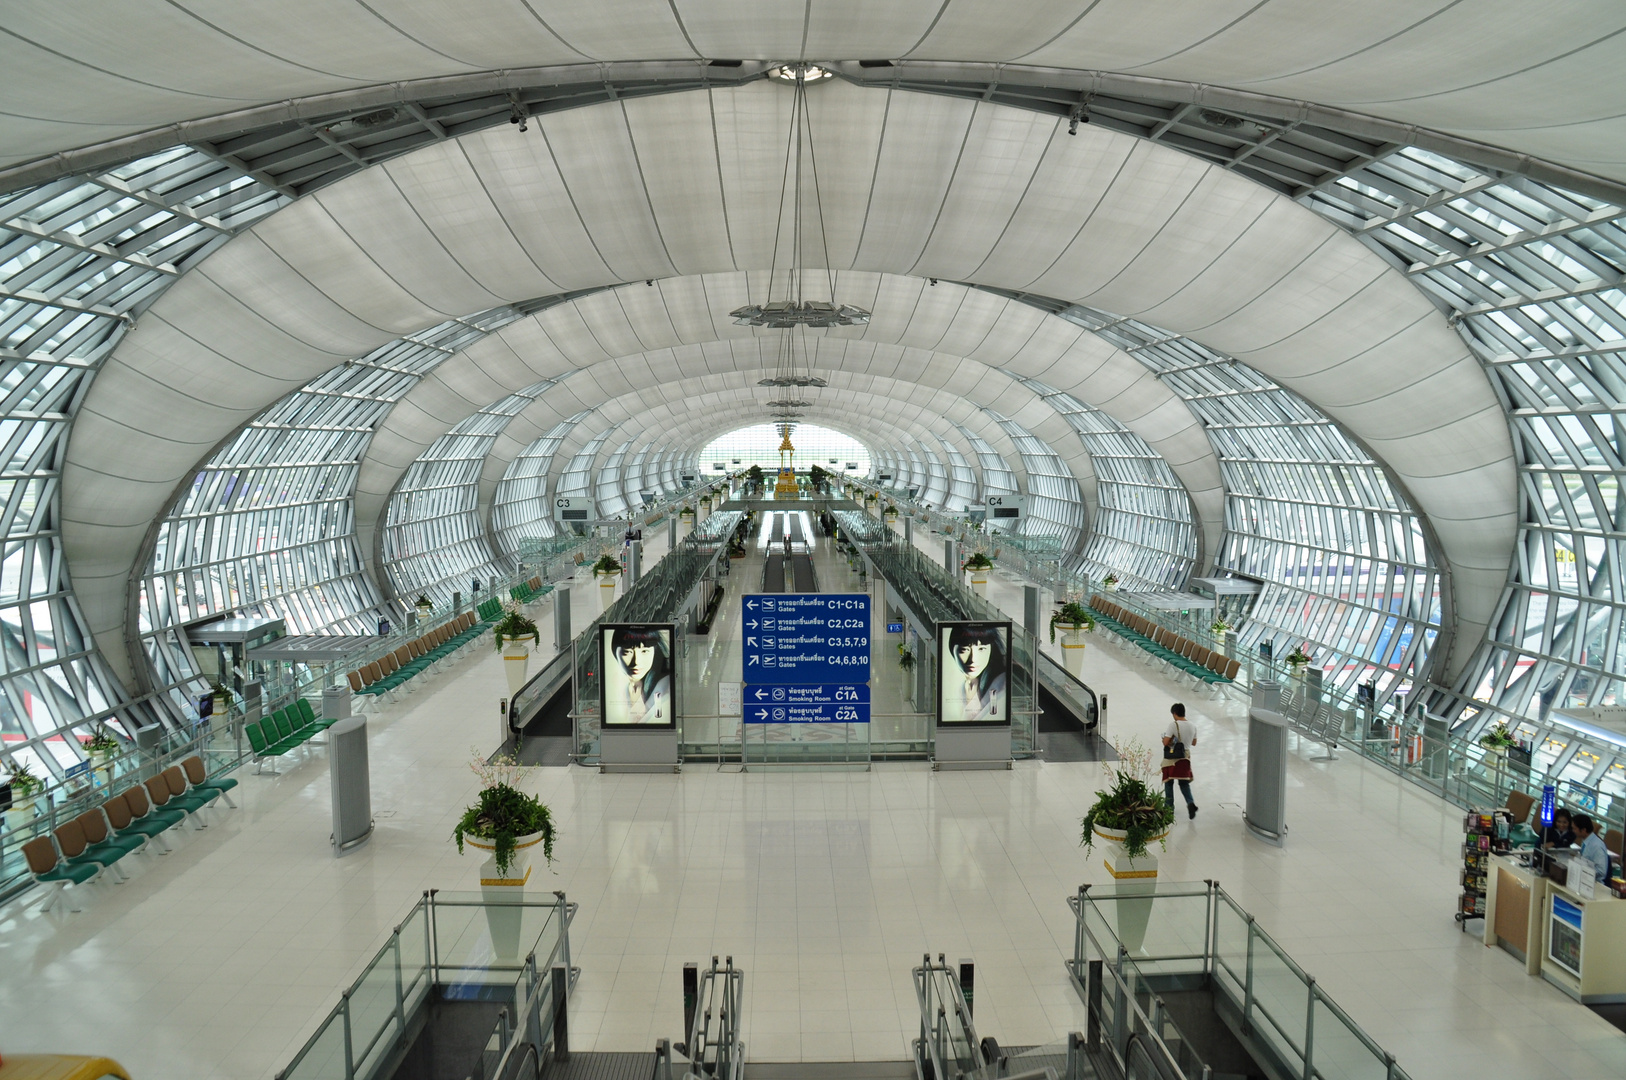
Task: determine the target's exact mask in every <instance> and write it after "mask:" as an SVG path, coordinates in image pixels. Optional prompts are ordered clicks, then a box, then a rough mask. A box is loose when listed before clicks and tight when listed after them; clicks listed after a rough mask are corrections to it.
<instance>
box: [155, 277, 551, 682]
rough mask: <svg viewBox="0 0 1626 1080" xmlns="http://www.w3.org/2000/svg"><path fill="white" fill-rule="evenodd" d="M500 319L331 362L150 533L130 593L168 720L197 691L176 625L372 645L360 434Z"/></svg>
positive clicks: (376, 598)
mask: <svg viewBox="0 0 1626 1080" xmlns="http://www.w3.org/2000/svg"><path fill="white" fill-rule="evenodd" d="M525 314H526V310H525V309H522V308H520V307H501V308H494V309H492V310H490V311H485V312H481V313H480V314H478V315H474V316H471V317H469V318H466V319H453V320H450V321H448V322H444V323H440V324H438V325H436V326H433V327H431V328H429V329H428V330H425V331H423V332H421V333H418V334H413V335H411V336H409V337H405V338H401V339H398V340H396V341H393V342H390V343H389V344H388V345H385V346H382V347H381V348H378V349H375V350H374V351H372V352H371V353H368V354H367V355H366V356H363V357H361V358H360V359H357V360H352V361H350V362H348V363H346V364H341V365H340V366H338V367H335V368H333V369H331V370H329V371H327V372H325V373H323V374H322V375H320V376H318V377H317V378H315V379H313V380H311V382H309V383H307V384H306V385H305V386H304V387H302V388H300V389H299V390H296V391H294V392H293V393H291V394H289V395H288V396H286V397H284V398H283V399H282V400H281V401H279V402H277V403H276V404H275V405H273V406H272V407H271V408H269V409H267V410H266V411H265V412H264V413H261V414H260V415H259V416H258V417H256V418H255V419H254V420H253V421H251V422H250V423H249V424H248V425H247V426H246V427H245V428H244V429H243V430H242V431H241V432H240V433H238V435H237V437H236V438H234V439H232V440H231V442H230V443H228V444H227V445H226V446H225V447H223V448H222V449H221V450H219V451H218V452H216V453H215V454H214V455H213V456H212V457H211V458H210V459H209V461H208V462H206V463H205V464H204V465H203V467H202V468H200V469H199V470H198V472H197V473H196V474H195V475H194V476H193V478H192V482H191V484H190V485H189V486H188V488H187V489H186V491H185V492H184V494H183V495H182V496H181V497H180V499H179V500H178V501H177V502H176V504H175V505H174V506H173V507H172V508H171V509H170V510H169V512H168V513H166V514H165V515H164V517H163V518H161V519H160V520H159V522H158V527H157V531H156V540H155V544H154V548H153V554H152V558H151V560H150V561H149V563H148V565H147V572H146V574H145V576H144V577H143V580H142V584H141V594H140V609H139V617H140V624H139V626H140V634H141V639H142V644H143V647H144V649H145V653H146V657H147V659H148V661H149V663H150V664H151V665H152V670H153V675H154V680H155V683H156V689H158V690H160V691H162V692H164V693H167V694H169V695H171V697H172V700H174V701H175V702H176V705H177V707H178V708H180V707H184V705H185V702H186V701H187V700H188V698H189V697H191V696H194V695H195V694H197V693H199V692H201V690H202V684H201V682H199V681H198V673H197V670H196V667H195V665H194V664H193V662H192V653H191V649H190V648H189V647H188V646H187V644H186V635H185V631H184V629H183V627H184V626H185V625H186V624H187V623H191V622H195V621H197V620H199V619H202V618H205V617H208V616H211V615H216V616H219V615H227V614H230V613H232V612H241V613H243V614H245V615H250V616H255V617H265V618H279V619H284V620H286V621H287V624H288V632H289V633H291V634H299V633H314V632H318V631H329V632H333V633H358V634H359V633H370V632H372V630H374V629H376V627H377V620H378V617H379V614H380V610H379V606H380V605H381V604H382V603H383V601H384V598H383V597H382V596H380V595H379V594H378V590H377V588H376V587H375V586H374V585H373V583H372V581H371V580H369V579H368V577H367V575H366V573H365V570H364V560H363V558H362V555H361V552H360V551H359V550H358V548H357V547H356V539H355V536H356V522H355V501H354V495H355V484H356V477H357V475H358V474H359V472H360V468H361V458H362V455H363V454H365V453H366V449H367V446H368V444H369V442H370V441H371V439H372V433H373V431H374V430H375V429H376V428H377V426H378V425H379V424H380V423H382V422H383V420H384V418H385V416H386V415H388V413H389V411H390V409H391V408H393V407H394V405H395V403H396V402H397V401H399V400H400V399H401V397H402V396H404V395H405V394H406V393H407V392H408V391H409V390H411V389H412V388H413V387H414V386H416V385H417V384H418V381H419V380H420V379H422V378H423V377H424V376H425V375H427V374H428V373H429V372H430V371H433V370H434V369H435V368H436V367H437V366H439V365H440V364H441V363H443V362H444V361H445V360H446V359H448V358H449V357H451V356H452V355H454V354H455V353H457V352H458V351H460V350H462V349H464V348H467V347H468V346H469V345H470V344H472V343H474V342H475V341H478V340H480V339H481V338H483V337H485V336H486V335H487V334H489V333H491V332H492V331H494V330H496V329H498V328H500V327H502V326H506V325H508V324H509V323H511V322H513V321H515V320H516V319H519V318H522V317H524V315H525Z"/></svg>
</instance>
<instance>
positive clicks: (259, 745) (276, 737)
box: [243, 698, 338, 771]
mask: <svg viewBox="0 0 1626 1080" xmlns="http://www.w3.org/2000/svg"><path fill="white" fill-rule="evenodd" d="M336 723H338V721H337V720H330V719H328V718H326V717H318V716H317V715H316V710H315V709H314V708H312V707H311V703H310V702H309V701H308V700H306V699H305V698H300V699H299V700H298V701H296V702H294V703H293V704H292V705H289V706H287V707H286V708H281V709H278V710H277V711H276V712H274V713H272V714H271V715H270V716H267V717H265V718H264V719H261V720H258V721H250V722H249V723H246V724H244V725H243V732H244V734H246V735H247V736H248V743H249V746H251V747H252V748H253V749H254V767H255V770H256V771H258V770H259V768H260V765H261V763H262V762H264V761H265V760H266V759H267V758H277V757H281V756H282V755H283V754H286V753H288V752H289V751H290V750H293V749H294V748H295V747H298V746H301V745H303V744H304V743H306V742H308V741H309V740H310V739H311V738H312V737H314V736H316V735H319V734H321V733H322V732H324V731H326V730H327V729H328V728H330V727H332V726H333V725H334V724H336Z"/></svg>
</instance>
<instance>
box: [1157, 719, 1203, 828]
mask: <svg viewBox="0 0 1626 1080" xmlns="http://www.w3.org/2000/svg"><path fill="white" fill-rule="evenodd" d="M1196 745H1197V732H1196V731H1195V729H1193V728H1192V726H1191V721H1190V720H1187V719H1186V707H1185V706H1184V705H1181V704H1179V703H1178V702H1177V703H1175V704H1174V705H1171V706H1169V730H1167V731H1165V732H1164V733H1163V798H1164V799H1166V800H1167V801H1168V804H1169V806H1171V807H1172V806H1174V782H1175V781H1176V780H1178V781H1180V794H1182V795H1184V796H1185V797H1186V816H1187V817H1193V818H1194V817H1196V816H1197V803H1196V801H1195V800H1194V799H1192V797H1191V748H1192V747H1194V746H1196Z"/></svg>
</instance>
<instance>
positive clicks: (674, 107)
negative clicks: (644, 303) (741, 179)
mask: <svg viewBox="0 0 1626 1080" xmlns="http://www.w3.org/2000/svg"><path fill="white" fill-rule="evenodd" d="M627 124H628V126H629V127H630V128H631V130H632V138H633V141H634V142H635V143H636V144H637V146H638V153H639V155H640V156H642V155H645V154H648V155H651V156H653V157H654V158H656V159H657V160H659V161H660V162H661V170H660V172H658V173H646V174H645V176H646V183H647V187H648V191H649V201H650V205H651V206H653V207H654V211H655V217H656V219H657V220H658V221H659V222H660V225H659V228H660V230H661V234H662V240H663V241H664V242H665V243H666V245H667V248H668V250H669V251H671V252H672V253H673V257H674V259H675V260H676V265H677V272H678V273H680V274H694V273H704V272H706V271H708V270H713V269H716V268H717V267H719V266H735V265H737V264H736V263H735V262H734V253H733V251H732V250H731V249H730V245H729V236H728V216H727V214H726V213H725V211H724V208H723V184H722V177H721V176H720V175H719V174H718V171H717V161H718V154H717V146H716V143H715V142H714V133H713V132H712V125H711V107H710V103H709V100H708V96H707V95H705V94H663V95H661V96H659V97H654V98H649V99H646V100H644V101H641V102H640V103H639V107H638V108H637V109H635V110H630V111H629V112H628V113H627ZM757 265H766V264H763V263H759V264H757Z"/></svg>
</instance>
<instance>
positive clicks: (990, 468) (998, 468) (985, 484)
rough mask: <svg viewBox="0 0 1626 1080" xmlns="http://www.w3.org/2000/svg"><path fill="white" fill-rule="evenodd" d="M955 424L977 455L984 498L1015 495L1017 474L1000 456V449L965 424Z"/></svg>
mask: <svg viewBox="0 0 1626 1080" xmlns="http://www.w3.org/2000/svg"><path fill="white" fill-rule="evenodd" d="M954 426H955V427H956V428H957V429H958V430H959V432H960V434H961V435H962V436H963V437H964V438H965V441H966V442H967V443H968V444H970V446H971V452H972V453H974V454H976V455H977V465H978V467H979V468H981V469H982V495H983V498H987V497H988V496H989V495H1015V494H1016V493H1017V491H1016V474H1015V473H1013V472H1011V467H1010V466H1009V465H1007V464H1005V459H1004V458H1003V457H1001V456H1000V453H999V451H998V450H995V449H994V448H993V447H992V446H990V445H988V443H987V441H985V440H984V439H982V438H980V437H979V436H978V435H976V433H974V432H973V431H971V429H970V428H967V427H965V426H964V425H963V424H955V425H954Z"/></svg>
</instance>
